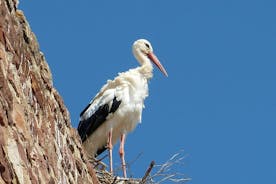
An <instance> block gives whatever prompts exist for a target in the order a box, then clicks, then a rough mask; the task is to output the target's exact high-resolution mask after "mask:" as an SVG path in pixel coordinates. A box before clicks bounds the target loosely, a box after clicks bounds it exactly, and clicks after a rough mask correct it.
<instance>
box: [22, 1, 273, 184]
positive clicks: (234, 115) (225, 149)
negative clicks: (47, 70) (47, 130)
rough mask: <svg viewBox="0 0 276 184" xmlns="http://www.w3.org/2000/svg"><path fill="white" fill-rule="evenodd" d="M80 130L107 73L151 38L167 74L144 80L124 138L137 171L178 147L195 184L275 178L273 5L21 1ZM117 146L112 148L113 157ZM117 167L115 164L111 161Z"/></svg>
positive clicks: (246, 183) (256, 183)
mask: <svg viewBox="0 0 276 184" xmlns="http://www.w3.org/2000/svg"><path fill="white" fill-rule="evenodd" d="M20 8H21V9H23V10H24V12H25V15H26V17H27V19H28V20H29V23H30V25H31V27H32V30H33V31H34V32H35V34H36V36H37V38H38V41H39V43H40V47H41V50H42V51H43V52H44V54H45V56H46V59H47V61H48V63H49V65H50V67H51V70H52V73H53V79H54V85H55V87H56V88H57V89H58V91H59V92H60V94H61V95H62V97H63V99H64V101H65V103H66V105H67V107H68V109H69V111H70V114H71V119H72V125H73V127H77V125H78V117H79V113H80V112H81V111H82V109H83V108H84V107H85V106H86V105H87V103H88V102H89V101H90V100H91V98H93V97H94V95H95V94H96V93H97V91H98V90H99V89H100V87H101V86H102V85H103V84H104V83H105V82H106V80H107V79H113V78H114V77H115V76H116V75H117V73H118V72H122V71H126V70H128V69H129V68H132V67H136V66H137V65H138V63H137V62H136V61H135V59H134V57H133V56H132V52H131V45H132V43H133V41H135V40H136V39H138V38H146V39H148V40H150V41H151V43H152V45H153V47H154V49H155V53H156V55H157V56H158V57H159V59H160V60H161V62H162V63H163V65H164V66H165V67H166V69H167V71H168V73H169V77H168V78H165V77H164V76H163V75H162V74H161V73H160V72H159V71H158V70H156V69H155V71H154V75H155V76H154V78H153V79H152V80H151V82H150V96H149V97H148V99H147V100H146V108H145V109H144V112H143V120H142V124H140V125H138V127H137V129H136V130H135V131H134V132H133V133H131V134H129V136H128V139H127V143H126V151H127V161H129V162H130V161H131V160H133V159H135V157H136V156H137V155H138V154H139V153H141V152H142V153H143V154H142V156H141V157H140V158H139V160H138V161H136V162H135V163H133V164H132V165H131V173H134V174H135V175H134V176H135V177H141V176H143V174H144V172H145V170H146V168H147V166H148V164H149V163H150V161H151V160H155V161H156V162H157V163H162V162H164V161H166V160H167V159H168V158H169V157H170V156H171V155H172V154H174V153H176V152H178V151H179V150H181V149H183V150H184V154H187V158H186V159H185V160H184V166H183V167H181V168H180V169H181V172H182V173H185V174H186V175H187V176H189V177H192V181H191V182H190V183H192V184H203V183H209V184H233V183H235V184H260V183H265V184H275V183H276V146H275V142H276V141H275V140H276V121H275V120H276V117H275V116H276V113H275V112H276V97H275V96H276V85H275V82H276V72H275V69H276V54H275V53H276V52H275V49H276V20H275V19H276V1H275V0H262V1H261V0H259V1H256V0H232V1H226V0H209V1H206V0H175V1H161V0H160V1H153V0H139V1H127V0H122V1H106V0H103V1H88V0H83V1H65V0H59V1H23V0H22V1H21V2H20ZM116 153H117V151H115V154H116ZM115 163H116V164H117V165H118V164H119V160H118V158H116V160H115Z"/></svg>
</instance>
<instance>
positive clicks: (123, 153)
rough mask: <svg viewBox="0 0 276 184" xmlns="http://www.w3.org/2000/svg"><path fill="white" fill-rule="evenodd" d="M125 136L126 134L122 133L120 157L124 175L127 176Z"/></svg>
mask: <svg viewBox="0 0 276 184" xmlns="http://www.w3.org/2000/svg"><path fill="white" fill-rule="evenodd" d="M125 138H126V136H125V134H122V135H121V142H120V150H119V154H120V157H121V162H122V169H123V174H124V177H125V178H127V173H126V161H125V149H124V145H125Z"/></svg>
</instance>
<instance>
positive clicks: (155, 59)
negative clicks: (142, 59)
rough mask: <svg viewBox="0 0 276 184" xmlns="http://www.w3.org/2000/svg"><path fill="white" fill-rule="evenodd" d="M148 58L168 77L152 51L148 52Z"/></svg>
mask: <svg viewBox="0 0 276 184" xmlns="http://www.w3.org/2000/svg"><path fill="white" fill-rule="evenodd" d="M148 57H149V59H150V60H151V61H152V62H153V63H154V64H155V65H156V66H157V67H158V68H159V70H160V71H161V72H162V73H163V74H164V75H165V76H166V77H168V73H167V71H166V70H165V68H164V67H163V66H162V64H161V63H160V61H159V59H158V58H157V57H156V56H155V55H154V53H153V52H150V53H148Z"/></svg>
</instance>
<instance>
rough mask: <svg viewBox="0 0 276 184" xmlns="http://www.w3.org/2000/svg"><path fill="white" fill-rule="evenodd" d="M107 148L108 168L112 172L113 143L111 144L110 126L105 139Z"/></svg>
mask: <svg viewBox="0 0 276 184" xmlns="http://www.w3.org/2000/svg"><path fill="white" fill-rule="evenodd" d="M107 149H108V152H109V154H108V156H109V170H110V173H111V174H113V158H112V150H113V145H112V128H111V130H110V131H109V133H108V140H107Z"/></svg>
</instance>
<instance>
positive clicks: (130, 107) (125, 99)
mask: <svg viewBox="0 0 276 184" xmlns="http://www.w3.org/2000/svg"><path fill="white" fill-rule="evenodd" d="M132 50H133V54H134V56H135V57H136V59H137V60H138V61H139V63H140V65H141V66H139V67H137V68H134V69H130V70H128V71H127V72H123V73H119V75H118V76H117V77H116V78H115V79H114V80H108V81H107V84H105V85H104V86H103V87H102V89H101V90H100V92H99V93H98V94H97V95H96V96H95V98H94V99H93V100H92V101H91V102H90V103H89V105H88V106H87V107H86V108H85V109H84V110H83V111H82V112H81V114H80V122H79V126H78V132H79V135H80V137H81V140H82V142H83V146H84V148H85V150H86V152H87V154H88V155H89V156H90V157H95V156H97V155H99V154H100V153H102V152H103V151H104V150H105V149H108V150H109V166H110V172H111V173H112V172H113V166H112V148H113V145H114V144H115V143H116V141H117V140H118V139H119V138H120V150H119V154H120V158H121V161H122V169H123V174H124V177H126V176H127V174H126V163H125V159H124V154H125V153H124V144H125V138H126V133H128V132H130V131H132V130H133V129H134V128H135V127H136V125H137V123H138V122H141V116H142V109H143V108H144V100H145V98H146V97H147V96H148V81H149V79H151V78H152V76H153V73H152V71H153V66H152V63H151V61H152V62H153V63H154V64H155V65H156V66H157V67H158V68H159V69H160V70H161V72H162V73H163V74H164V75H165V76H168V74H167V72H166V70H165V68H164V67H163V66H162V64H161V63H160V62H159V60H158V58H157V57H156V56H155V55H154V54H153V49H152V46H151V44H150V43H149V41H147V40H145V39H139V40H137V41H135V42H134V44H133V47H132Z"/></svg>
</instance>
